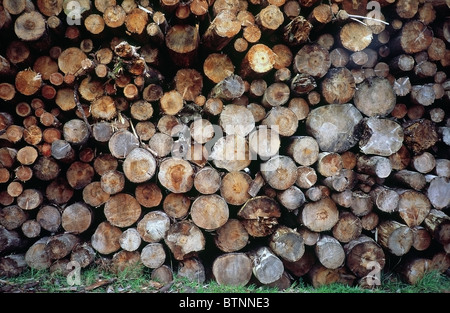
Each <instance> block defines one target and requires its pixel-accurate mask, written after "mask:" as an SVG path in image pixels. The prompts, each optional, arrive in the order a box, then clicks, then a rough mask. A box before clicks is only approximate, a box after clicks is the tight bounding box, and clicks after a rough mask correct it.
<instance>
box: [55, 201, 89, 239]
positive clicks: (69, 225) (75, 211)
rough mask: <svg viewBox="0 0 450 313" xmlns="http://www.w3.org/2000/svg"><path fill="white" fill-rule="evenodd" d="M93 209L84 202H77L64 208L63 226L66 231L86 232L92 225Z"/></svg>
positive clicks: (74, 232) (62, 215)
mask: <svg viewBox="0 0 450 313" xmlns="http://www.w3.org/2000/svg"><path fill="white" fill-rule="evenodd" d="M93 219H94V215H93V212H92V209H91V208H90V207H89V206H88V205H87V204H85V203H84V202H75V203H73V204H71V205H69V206H68V207H66V208H65V209H64V211H63V212H62V214H61V226H62V227H63V228H64V230H65V231H66V232H71V233H73V234H81V233H84V232H85V231H86V230H88V228H89V227H90V226H91V225H92V222H93Z"/></svg>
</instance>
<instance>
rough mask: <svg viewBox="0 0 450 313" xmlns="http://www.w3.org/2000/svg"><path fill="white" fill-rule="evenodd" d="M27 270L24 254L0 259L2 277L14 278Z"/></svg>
mask: <svg viewBox="0 0 450 313" xmlns="http://www.w3.org/2000/svg"><path fill="white" fill-rule="evenodd" d="M27 268H28V264H27V262H26V261H25V254H24V253H18V254H15V253H14V254H10V255H5V256H3V257H1V258H0V275H2V276H4V277H16V276H18V275H20V274H22V273H23V272H24V271H25V270H26V269H27Z"/></svg>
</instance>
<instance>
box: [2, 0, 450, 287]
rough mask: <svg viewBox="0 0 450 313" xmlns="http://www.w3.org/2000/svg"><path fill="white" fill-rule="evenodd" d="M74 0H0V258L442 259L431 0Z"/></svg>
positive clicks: (268, 262) (446, 246) (437, 27)
mask: <svg viewBox="0 0 450 313" xmlns="http://www.w3.org/2000/svg"><path fill="white" fill-rule="evenodd" d="M75 2H77V3H79V5H80V8H79V10H78V8H77V10H76V11H72V10H71V9H70V8H67V4H65V1H64V2H63V1H40V0H37V1H34V0H32V1H25V0H20V1H6V0H5V1H3V3H2V4H1V5H0V40H1V41H2V42H3V43H4V44H3V45H2V46H1V47H0V276H7V277H10V276H15V275H18V274H20V273H21V272H23V271H24V270H25V269H26V268H33V269H48V270H52V269H53V268H56V267H57V265H58V264H62V263H61V262H69V261H76V262H79V263H80V265H81V266H82V268H85V267H87V266H89V265H92V264H94V263H95V262H94V259H95V255H96V254H98V255H100V256H101V257H104V258H107V259H110V261H111V264H112V266H111V270H112V271H116V272H117V270H120V269H123V268H124V267H125V266H131V265H142V266H145V267H148V268H150V269H151V270H152V271H153V273H154V275H155V277H157V275H160V276H161V275H164V277H172V275H173V274H178V275H180V276H185V277H189V278H190V279H193V280H196V281H202V280H205V279H215V280H216V281H217V282H218V283H219V284H230V285H245V284H247V283H249V282H250V281H257V282H259V283H260V284H261V285H270V286H280V288H281V286H286V282H288V283H287V284H288V285H289V284H290V283H292V282H294V281H295V280H296V279H299V278H303V279H305V281H308V282H310V283H311V284H312V285H313V286H320V285H323V284H330V283H333V282H343V283H346V284H350V285H356V284H359V285H361V286H373V285H374V281H376V279H375V280H374V277H373V276H371V275H373V273H374V272H376V274H378V273H380V272H381V271H384V272H388V271H398V272H399V273H400V274H401V276H402V277H403V278H404V280H405V281H406V282H408V283H414V282H416V281H417V279H418V277H420V276H421V275H423V274H424V273H425V272H426V271H427V270H429V269H437V270H439V271H441V272H445V271H446V270H447V269H448V267H449V266H450V260H449V258H448V255H449V253H450V181H449V180H450V160H449V156H450V116H449V115H448V113H449V109H448V107H449V105H450V79H449V77H448V74H447V73H448V72H449V71H448V68H449V66H450V35H449V34H450V27H449V23H448V20H446V17H448V15H449V14H450V7H449V2H448V1H440V0H437V1H428V0H425V1H402V0H389V1H386V0H383V1H381V0H379V1H376V2H377V3H378V4H379V6H377V5H375V6H372V7H370V6H369V5H368V6H367V7H366V6H365V4H366V3H367V1H362V2H361V3H360V4H358V5H356V4H355V3H356V2H355V1H350V0H339V1H338V0H332V1H328V2H326V1H323V2H322V1H256V0H252V1H246V0H240V1H237V0H236V1H220V0H216V1H203V0H193V1H167V0H161V1H144V0H141V1H123V3H121V4H119V1H118V2H117V3H116V1H82V2H81V1H80V2H78V1H75ZM325 2H326V3H325ZM391 258H392V259H393V260H395V261H390V259H391ZM399 262H400V263H401V266H395V267H394V266H393V265H395V264H397V263H399ZM424 264H425V265H426V266H425V265H424ZM375 278H376V277H375ZM283 288H284V287H283Z"/></svg>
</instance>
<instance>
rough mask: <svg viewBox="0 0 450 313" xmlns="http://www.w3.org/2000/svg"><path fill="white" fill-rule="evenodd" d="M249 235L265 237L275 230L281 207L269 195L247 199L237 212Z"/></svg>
mask: <svg viewBox="0 0 450 313" xmlns="http://www.w3.org/2000/svg"><path fill="white" fill-rule="evenodd" d="M237 216H238V218H239V219H240V221H241V223H242V224H243V225H244V227H245V229H246V230H247V232H248V233H249V235H251V236H253V237H265V236H267V235H270V234H272V233H273V232H274V231H275V228H274V227H275V226H276V225H277V224H278V218H279V217H280V216H281V211H280V207H279V205H278V203H277V201H275V200H274V199H272V198H270V197H268V196H256V197H254V198H251V199H249V200H247V202H246V203H245V204H244V205H243V206H242V207H241V209H240V210H239V211H238V213H237Z"/></svg>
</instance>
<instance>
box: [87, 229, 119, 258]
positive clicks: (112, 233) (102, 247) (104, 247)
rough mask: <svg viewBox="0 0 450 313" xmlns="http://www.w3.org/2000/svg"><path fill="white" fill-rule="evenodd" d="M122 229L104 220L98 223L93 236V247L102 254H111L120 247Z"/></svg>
mask: <svg viewBox="0 0 450 313" xmlns="http://www.w3.org/2000/svg"><path fill="white" fill-rule="evenodd" d="M121 235H122V230H121V229H120V228H119V227H116V226H113V225H111V224H110V223H109V222H108V221H103V222H101V223H100V224H98V225H97V228H96V229H95V231H94V233H93V235H92V237H91V243H92V248H94V249H95V251H97V252H98V253H100V254H104V255H109V254H111V253H114V252H117V251H118V250H119V249H120V237H121Z"/></svg>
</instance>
